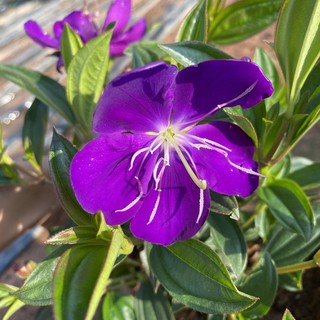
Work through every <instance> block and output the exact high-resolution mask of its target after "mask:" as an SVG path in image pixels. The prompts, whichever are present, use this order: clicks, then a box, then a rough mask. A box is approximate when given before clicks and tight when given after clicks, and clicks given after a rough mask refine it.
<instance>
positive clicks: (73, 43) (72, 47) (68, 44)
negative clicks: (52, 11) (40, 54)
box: [60, 23, 83, 70]
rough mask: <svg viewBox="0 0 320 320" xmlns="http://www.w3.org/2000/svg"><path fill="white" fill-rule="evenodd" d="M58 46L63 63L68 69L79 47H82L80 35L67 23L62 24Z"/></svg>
mask: <svg viewBox="0 0 320 320" xmlns="http://www.w3.org/2000/svg"><path fill="white" fill-rule="evenodd" d="M60 46H61V54H62V58H63V63H64V66H65V68H66V70H68V68H69V65H70V62H71V60H72V59H73V57H74V56H75V55H76V53H77V52H78V51H79V49H80V48H82V47H83V43H82V40H81V38H80V36H79V35H78V34H77V33H76V32H75V31H74V30H73V29H72V28H71V27H70V26H69V24H68V23H65V24H64V25H63V32H62V36H61V41H60Z"/></svg>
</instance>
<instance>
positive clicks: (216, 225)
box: [208, 214, 247, 278]
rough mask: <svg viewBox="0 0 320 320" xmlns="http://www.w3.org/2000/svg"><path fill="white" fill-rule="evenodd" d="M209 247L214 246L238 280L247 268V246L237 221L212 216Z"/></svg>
mask: <svg viewBox="0 0 320 320" xmlns="http://www.w3.org/2000/svg"><path fill="white" fill-rule="evenodd" d="M208 223H209V225H210V238H209V239H210V240H209V245H210V246H212V245H213V246H214V248H215V250H216V251H217V252H218V253H219V256H220V257H221V258H222V260H223V262H224V263H225V265H226V266H227V267H228V268H229V269H230V270H231V271H232V273H233V275H234V276H235V278H238V277H239V276H240V275H241V273H242V272H243V271H244V270H245V268H246V266H247V245H246V241H245V239H244V236H243V233H242V231H241V229H240V227H239V224H238V223H237V221H235V220H232V219H230V218H229V217H226V216H222V215H218V214H211V215H210V216H209V218H208Z"/></svg>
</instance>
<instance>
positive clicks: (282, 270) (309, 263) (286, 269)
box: [277, 260, 319, 274]
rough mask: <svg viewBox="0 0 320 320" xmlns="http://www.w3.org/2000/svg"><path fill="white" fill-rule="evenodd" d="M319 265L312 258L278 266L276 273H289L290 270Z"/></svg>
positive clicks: (294, 270)
mask: <svg viewBox="0 0 320 320" xmlns="http://www.w3.org/2000/svg"><path fill="white" fill-rule="evenodd" d="M316 267H319V266H318V265H317V263H316V262H315V261H314V260H309V261H304V262H300V263H296V264H291V265H288V266H284V267H279V268H277V273H278V274H285V273H290V272H296V271H302V270H307V269H312V268H316Z"/></svg>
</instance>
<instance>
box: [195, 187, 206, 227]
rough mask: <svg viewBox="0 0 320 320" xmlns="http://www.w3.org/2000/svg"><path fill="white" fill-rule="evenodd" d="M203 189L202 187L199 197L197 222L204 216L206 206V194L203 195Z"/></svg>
mask: <svg viewBox="0 0 320 320" xmlns="http://www.w3.org/2000/svg"><path fill="white" fill-rule="evenodd" d="M203 193H204V191H203V189H200V198H199V213H198V218H197V221H196V223H198V222H199V221H200V218H201V216H202V212H203V207H204V196H203Z"/></svg>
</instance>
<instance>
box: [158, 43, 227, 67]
mask: <svg viewBox="0 0 320 320" xmlns="http://www.w3.org/2000/svg"><path fill="white" fill-rule="evenodd" d="M160 48H161V49H162V50H163V51H165V52H166V53H168V54H169V55H170V56H171V57H172V58H173V59H174V60H176V61H177V62H178V63H180V64H182V65H183V66H184V67H188V66H190V65H193V64H198V63H200V62H202V61H207V60H212V59H232V57H231V56H229V55H227V54H226V53H224V52H222V51H220V50H219V49H217V48H215V47H213V46H210V45H207V44H204V43H202V42H199V41H185V42H178V43H171V44H164V45H160Z"/></svg>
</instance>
